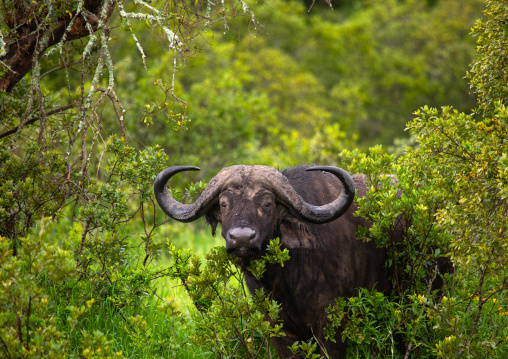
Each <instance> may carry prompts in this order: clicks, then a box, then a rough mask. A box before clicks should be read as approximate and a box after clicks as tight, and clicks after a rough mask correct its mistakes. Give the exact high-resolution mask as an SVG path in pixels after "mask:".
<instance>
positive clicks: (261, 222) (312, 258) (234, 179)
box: [156, 166, 389, 359]
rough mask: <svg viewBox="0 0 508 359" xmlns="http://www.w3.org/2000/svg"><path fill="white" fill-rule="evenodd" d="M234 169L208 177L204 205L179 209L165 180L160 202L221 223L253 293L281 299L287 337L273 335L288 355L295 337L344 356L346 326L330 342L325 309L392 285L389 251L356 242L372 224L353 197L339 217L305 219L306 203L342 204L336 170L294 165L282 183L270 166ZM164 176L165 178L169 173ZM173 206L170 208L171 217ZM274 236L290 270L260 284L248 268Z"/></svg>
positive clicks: (359, 182)
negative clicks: (287, 191) (286, 193)
mask: <svg viewBox="0 0 508 359" xmlns="http://www.w3.org/2000/svg"><path fill="white" fill-rule="evenodd" d="M232 168H233V167H230V168H226V169H224V170H222V171H221V172H219V174H218V175H217V176H216V177H215V178H214V179H213V180H212V181H211V182H210V184H209V187H211V188H210V189H208V187H207V189H206V190H205V191H204V192H203V195H202V196H204V197H203V198H200V199H199V200H197V201H196V202H200V204H199V206H197V207H199V208H197V207H196V208H191V207H181V208H180V207H178V206H180V204H178V203H175V202H172V201H174V200H172V199H171V198H168V197H167V195H166V194H162V189H161V185H160V183H159V184H157V181H156V192H157V191H159V194H158V196H159V197H157V198H158V201H159V203H161V202H164V201H167V202H165V203H163V204H162V205H161V207H163V208H169V207H172V206H173V204H174V206H176V207H178V208H177V213H178V214H177V215H178V216H180V219H179V220H188V218H192V220H193V219H195V218H197V217H199V216H201V215H205V216H206V218H207V221H208V222H209V223H210V225H211V226H212V231H213V232H215V228H216V226H217V225H218V224H219V223H220V224H221V227H222V236H223V237H224V239H225V241H226V250H227V251H228V253H230V254H232V255H237V256H239V257H240V262H241V265H242V269H243V271H244V273H245V278H246V282H247V286H248V287H249V290H250V291H251V293H253V292H254V291H255V290H256V289H259V288H264V290H265V291H266V292H267V293H270V295H271V296H272V298H273V299H275V300H276V301H277V302H278V303H280V304H281V307H282V310H281V312H280V317H281V319H282V321H283V331H284V332H285V334H286V335H285V336H284V337H281V338H273V339H272V342H273V344H274V346H275V348H276V349H277V352H278V353H279V355H280V356H281V357H282V358H288V357H291V356H292V353H291V351H290V350H289V349H288V346H290V345H292V344H293V343H294V342H295V341H307V340H309V339H311V338H313V337H316V338H317V339H318V340H319V342H320V343H321V344H322V345H324V347H325V348H326V351H327V354H328V355H329V357H330V358H334V359H336V358H338V359H340V358H344V357H345V352H346V344H345V343H343V342H342V340H341V331H340V330H338V331H337V335H336V338H335V339H336V341H337V343H332V342H330V341H325V339H324V335H323V328H324V326H325V325H326V321H327V319H326V318H327V314H326V313H325V308H326V307H328V306H329V305H330V304H332V303H334V298H337V297H346V298H347V297H351V296H354V295H356V294H357V293H358V288H367V289H372V288H373V287H374V286H376V287H377V289H378V290H379V291H385V290H387V289H388V286H389V283H388V273H387V271H386V269H385V268H384V263H385V259H386V253H385V251H384V250H383V249H379V248H376V246H375V244H374V243H372V242H370V243H364V242H362V241H359V240H357V239H356V233H357V230H358V226H360V225H362V226H366V227H368V226H369V223H368V222H366V221H365V220H363V219H362V218H358V217H355V216H354V215H353V213H354V212H355V211H356V210H357V206H356V204H354V203H353V204H352V205H350V204H349V203H350V202H349V203H347V207H346V208H348V209H347V211H345V208H344V211H345V212H344V211H342V213H339V215H340V214H342V215H341V216H340V217H339V218H337V219H334V220H331V221H330V222H328V223H322V222H321V224H317V223H311V221H309V220H307V219H304V218H302V214H301V213H300V208H301V207H304V205H305V206H306V205H313V206H319V207H318V208H322V207H320V206H324V207H326V206H327V204H329V203H331V202H334V201H335V202H336V199H337V198H338V197H339V196H340V195H341V193H342V192H343V191H342V189H343V184H342V183H341V181H342V180H339V178H340V177H337V176H336V175H334V174H330V173H327V172H321V171H315V172H309V171H307V169H308V167H295V168H290V169H287V170H285V171H284V172H282V175H283V176H282V177H283V180H281V179H280V178H278V177H281V174H280V173H279V172H277V171H275V170H274V169H272V168H267V167H261V166H235V167H234V170H231V169H232ZM188 169H195V168H190V167H189V168H188ZM177 171H179V170H177ZM258 171H259V172H258ZM175 173H177V172H175ZM352 177H353V180H354V186H355V187H356V190H357V196H360V197H362V196H364V195H365V192H366V187H365V178H364V176H362V175H358V176H352ZM348 178H349V176H348ZM164 180H165V181H167V178H165V179H164ZM274 181H278V183H280V182H283V183H285V184H284V186H288V185H289V186H290V187H292V189H291V190H293V191H295V192H296V193H297V194H298V197H300V198H299V199H298V201H300V202H302V203H304V205H302V204H298V205H294V204H293V203H289V202H290V201H288V200H287V198H281V195H280V190H279V188H277V187H274V185H273V183H274ZM159 182H160V181H159ZM344 183H347V181H346V182H344ZM164 184H165V182H164ZM205 192H207V193H206V194H205ZM159 198H161V199H160V200H159ZM164 206H165V207H164ZM182 206H184V205H182ZM171 210H172V208H170V209H169V210H168V211H166V210H165V211H166V213H168V215H170V216H172V214H171V213H172V212H171ZM181 213H185V216H183V215H181ZM173 215H174V214H173ZM175 216H176V215H175ZM184 217H185V218H184ZM306 218H308V217H306ZM276 237H279V238H280V240H281V242H282V245H283V246H284V247H286V248H288V249H289V253H290V260H289V261H288V262H287V263H285V265H284V267H281V266H280V265H268V266H267V270H266V272H265V274H264V276H263V277H262V279H261V280H260V281H257V280H256V279H255V278H254V277H253V276H252V275H250V273H249V272H248V271H247V270H246V268H247V266H248V264H249V261H250V260H251V259H252V258H254V257H258V256H259V255H262V254H263V252H264V250H265V248H266V246H267V244H268V243H269V241H270V240H271V239H273V238H276Z"/></svg>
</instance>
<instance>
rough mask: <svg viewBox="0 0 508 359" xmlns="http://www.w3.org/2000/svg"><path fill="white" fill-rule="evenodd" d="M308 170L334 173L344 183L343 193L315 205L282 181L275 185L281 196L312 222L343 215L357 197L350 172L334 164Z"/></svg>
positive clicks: (329, 219) (327, 220) (308, 169)
mask: <svg viewBox="0 0 508 359" xmlns="http://www.w3.org/2000/svg"><path fill="white" fill-rule="evenodd" d="M307 171H324V172H329V173H331V174H333V175H334V176H335V177H337V178H338V179H339V181H340V182H341V183H342V185H343V190H342V192H341V194H340V195H339V196H338V197H337V198H336V199H335V200H334V201H333V202H330V203H328V204H325V205H322V206H314V205H312V204H310V203H308V202H306V201H304V200H303V199H302V198H301V197H300V196H299V195H298V194H297V193H296V191H295V190H294V189H293V187H292V186H291V185H289V183H288V182H287V181H281V183H279V184H277V185H276V186H275V189H276V191H277V192H278V195H279V197H281V198H283V199H284V201H285V202H286V203H287V204H288V205H290V206H291V207H293V209H294V210H295V211H296V212H297V213H298V214H299V215H300V216H301V217H303V218H304V219H305V220H307V221H308V222H311V223H327V222H330V221H333V220H334V219H336V218H339V217H340V216H342V215H343V214H344V213H345V212H346V211H347V210H348V208H349V206H351V204H352V203H353V200H354V198H355V184H354V181H353V179H352V178H351V176H350V175H349V173H347V172H346V171H344V170H343V169H341V168H338V167H332V166H314V167H310V168H307Z"/></svg>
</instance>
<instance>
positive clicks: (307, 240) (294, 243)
mask: <svg viewBox="0 0 508 359" xmlns="http://www.w3.org/2000/svg"><path fill="white" fill-rule="evenodd" d="M280 240H281V242H282V243H283V244H284V245H285V246H286V247H288V248H306V249H312V248H318V247H319V243H318V241H317V237H316V236H315V234H314V233H313V231H312V229H311V228H310V227H309V226H308V225H307V224H306V223H304V222H302V221H300V220H299V219H297V218H295V217H293V216H291V215H287V216H285V217H284V219H283V220H282V221H281V223H280Z"/></svg>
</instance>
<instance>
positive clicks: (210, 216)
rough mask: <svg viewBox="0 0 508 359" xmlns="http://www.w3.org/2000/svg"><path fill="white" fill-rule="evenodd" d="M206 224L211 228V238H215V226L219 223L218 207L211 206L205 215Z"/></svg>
mask: <svg viewBox="0 0 508 359" xmlns="http://www.w3.org/2000/svg"><path fill="white" fill-rule="evenodd" d="M205 218H206V222H207V223H208V224H209V225H210V227H212V236H215V233H216V231H217V225H218V224H219V223H220V222H221V215H220V208H219V206H218V205H215V206H213V207H212V208H211V209H210V210H209V211H208V212H206V213H205Z"/></svg>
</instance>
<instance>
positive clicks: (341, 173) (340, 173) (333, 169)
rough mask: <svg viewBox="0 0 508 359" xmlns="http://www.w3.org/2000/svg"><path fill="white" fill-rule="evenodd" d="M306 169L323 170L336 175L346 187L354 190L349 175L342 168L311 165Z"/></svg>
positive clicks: (353, 184)
mask: <svg viewBox="0 0 508 359" xmlns="http://www.w3.org/2000/svg"><path fill="white" fill-rule="evenodd" d="M306 171H324V172H328V173H331V174H333V175H335V176H337V177H338V178H339V179H340V180H341V182H343V183H344V184H345V185H346V189H347V190H350V191H351V192H353V193H354V192H355V183H354V181H353V178H352V177H351V175H350V174H349V173H348V172H347V171H346V170H343V169H342V168H339V167H334V166H313V167H309V168H307V169H306Z"/></svg>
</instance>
